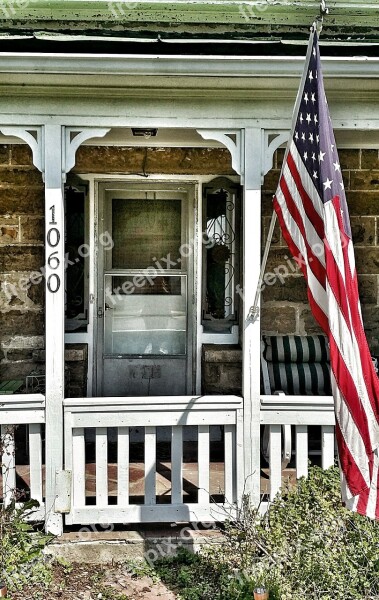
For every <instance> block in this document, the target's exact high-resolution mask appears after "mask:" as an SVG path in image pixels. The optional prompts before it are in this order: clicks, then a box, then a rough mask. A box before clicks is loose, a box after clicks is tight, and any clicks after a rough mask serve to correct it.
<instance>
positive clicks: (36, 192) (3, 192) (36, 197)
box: [0, 185, 44, 216]
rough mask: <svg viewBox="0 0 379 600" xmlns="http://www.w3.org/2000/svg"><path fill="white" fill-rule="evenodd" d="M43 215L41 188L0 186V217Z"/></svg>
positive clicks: (42, 190)
mask: <svg viewBox="0 0 379 600" xmlns="http://www.w3.org/2000/svg"><path fill="white" fill-rule="evenodd" d="M25 214H26V215H41V216H42V215H43V214H44V188H43V186H42V185H41V186H26V185H18V186H1V185H0V215H25Z"/></svg>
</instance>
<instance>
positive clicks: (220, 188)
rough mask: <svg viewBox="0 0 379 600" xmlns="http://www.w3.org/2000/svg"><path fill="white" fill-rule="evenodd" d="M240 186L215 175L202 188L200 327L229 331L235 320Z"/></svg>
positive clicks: (236, 315) (206, 329) (236, 317)
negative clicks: (215, 177)
mask: <svg viewBox="0 0 379 600" xmlns="http://www.w3.org/2000/svg"><path fill="white" fill-rule="evenodd" d="M239 192H240V186H239V185H238V184H236V183H233V182H232V181H230V180H229V179H226V178H224V177H218V178H217V179H214V180H213V181H211V182H210V183H209V184H207V185H205V186H204V188H203V215H204V222H203V232H204V233H203V236H204V251H203V319H202V323H203V327H204V331H220V332H226V331H229V330H230V328H231V327H232V325H235V324H237V321H238V314H237V306H238V296H237V294H236V286H237V284H238V282H239V236H238V230H239V215H240V210H239V205H240V202H239V200H240V193H239Z"/></svg>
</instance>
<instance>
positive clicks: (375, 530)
mask: <svg viewBox="0 0 379 600" xmlns="http://www.w3.org/2000/svg"><path fill="white" fill-rule="evenodd" d="M157 571H158V573H159V575H160V576H161V577H162V580H163V581H165V582H166V583H167V584H169V585H171V586H172V587H173V588H174V589H178V590H179V593H180V597H181V598H182V599H183V600H200V599H201V600H211V599H212V600H251V598H252V597H253V590H254V588H255V587H256V586H258V585H262V584H263V585H265V586H266V587H268V588H269V590H270V600H290V599H291V600H292V599H293V598H296V600H378V599H379V524H378V523H377V522H374V521H371V520H369V519H367V518H366V517H361V516H360V515H357V514H354V513H351V512H350V511H348V510H346V509H345V508H344V507H343V506H342V504H341V499H340V481H339V471H338V469H337V468H331V469H328V470H327V471H324V470H322V469H320V468H318V467H312V468H311V469H310V472H309V478H308V479H307V480H306V479H301V480H300V481H299V482H298V484H297V485H296V486H294V487H292V488H291V489H290V488H289V489H285V490H284V491H283V492H282V494H281V495H280V496H278V497H277V498H276V499H275V501H274V502H273V503H272V504H271V506H270V509H269V510H268V512H267V513H266V515H264V516H263V517H262V516H260V515H259V514H258V511H257V510H255V509H252V508H250V507H249V505H248V504H247V503H245V505H244V509H243V510H242V511H241V513H240V515H239V518H238V520H237V521H235V522H231V523H228V524H227V525H226V528H225V535H224V541H223V543H221V544H214V545H211V546H210V547H208V549H207V550H206V551H203V552H202V553H201V554H200V555H197V556H194V555H190V554H188V553H185V552H183V551H181V552H180V553H179V555H178V556H177V557H176V558H173V559H166V560H164V561H161V562H160V563H158V565H157Z"/></svg>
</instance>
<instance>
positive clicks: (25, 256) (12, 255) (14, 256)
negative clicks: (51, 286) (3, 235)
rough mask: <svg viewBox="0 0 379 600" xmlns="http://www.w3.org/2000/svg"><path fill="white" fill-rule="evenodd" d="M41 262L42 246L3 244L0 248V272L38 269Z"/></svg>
mask: <svg viewBox="0 0 379 600" xmlns="http://www.w3.org/2000/svg"><path fill="white" fill-rule="evenodd" d="M43 264H44V254H43V248H39V247H35V246H21V247H17V246H5V247H3V248H0V272H3V273H9V272H11V271H24V272H25V271H38V270H39V269H41V267H42V266H43Z"/></svg>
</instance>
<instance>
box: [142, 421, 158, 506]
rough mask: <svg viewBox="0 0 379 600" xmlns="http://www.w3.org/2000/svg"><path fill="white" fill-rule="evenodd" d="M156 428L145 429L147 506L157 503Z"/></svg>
mask: <svg viewBox="0 0 379 600" xmlns="http://www.w3.org/2000/svg"><path fill="white" fill-rule="evenodd" d="M156 438H157V434H156V427H145V504H147V505H152V504H155V503H156V484H155V481H156V472H157V452H156Z"/></svg>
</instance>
